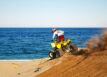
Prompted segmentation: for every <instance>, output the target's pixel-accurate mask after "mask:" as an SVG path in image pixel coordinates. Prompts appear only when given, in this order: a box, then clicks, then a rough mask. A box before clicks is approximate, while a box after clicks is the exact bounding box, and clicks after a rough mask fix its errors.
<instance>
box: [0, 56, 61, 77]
mask: <svg viewBox="0 0 107 77" xmlns="http://www.w3.org/2000/svg"><path fill="white" fill-rule="evenodd" d="M61 61H62V59H61V58H59V59H55V60H49V58H42V59H34V60H1V61H0V77H35V76H37V75H38V74H40V73H42V72H44V71H46V70H48V69H50V68H51V67H53V66H56V65H57V64H59V63H60V62H61Z"/></svg>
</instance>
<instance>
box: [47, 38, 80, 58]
mask: <svg viewBox="0 0 107 77" xmlns="http://www.w3.org/2000/svg"><path fill="white" fill-rule="evenodd" d="M51 47H52V50H50V51H49V53H48V55H49V57H50V59H54V58H56V57H60V56H61V55H63V54H64V53H65V52H68V53H71V54H76V53H78V47H77V46H76V45H74V44H72V43H71V39H67V40H65V41H61V42H57V41H54V42H51Z"/></svg>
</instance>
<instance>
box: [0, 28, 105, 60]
mask: <svg viewBox="0 0 107 77" xmlns="http://www.w3.org/2000/svg"><path fill="white" fill-rule="evenodd" d="M59 29H60V30H64V31H65V38H66V39H67V38H72V43H74V44H76V45H77V46H78V47H81V48H84V47H86V43H87V40H89V39H90V38H91V37H93V36H96V35H100V34H101V32H102V30H103V29H102V28H59ZM51 39H52V33H51V28H0V60H11V59H12V60H13V59H14V60H17V59H18V60H19V59H38V58H44V57H48V51H49V50H51V46H50V42H51Z"/></svg>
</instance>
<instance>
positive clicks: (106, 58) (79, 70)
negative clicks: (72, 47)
mask: <svg viewBox="0 0 107 77" xmlns="http://www.w3.org/2000/svg"><path fill="white" fill-rule="evenodd" d="M35 77H107V50H105V51H98V52H94V53H91V54H86V53H81V54H80V55H64V56H63V60H62V62H61V63H60V64H58V65H56V66H53V67H52V68H51V69H49V70H47V71H45V72H43V73H42V74H39V75H38V76H35Z"/></svg>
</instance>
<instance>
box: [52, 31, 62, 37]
mask: <svg viewBox="0 0 107 77" xmlns="http://www.w3.org/2000/svg"><path fill="white" fill-rule="evenodd" d="M62 35H64V31H62V30H56V31H55V32H54V33H53V37H52V38H53V39H55V37H59V36H62Z"/></svg>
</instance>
